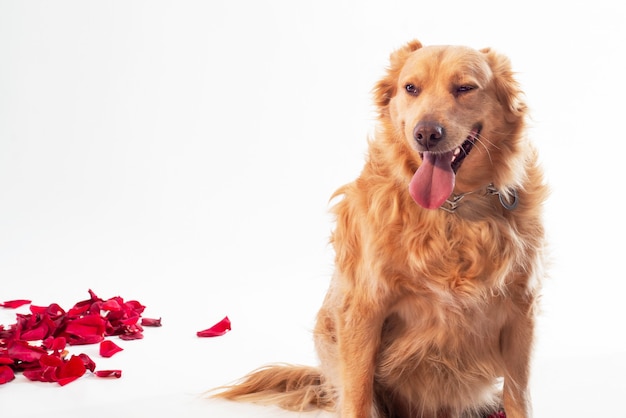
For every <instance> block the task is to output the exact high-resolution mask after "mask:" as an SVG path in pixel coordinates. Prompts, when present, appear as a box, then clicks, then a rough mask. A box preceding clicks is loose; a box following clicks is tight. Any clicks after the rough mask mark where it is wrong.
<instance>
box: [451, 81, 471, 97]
mask: <svg viewBox="0 0 626 418" xmlns="http://www.w3.org/2000/svg"><path fill="white" fill-rule="evenodd" d="M475 88H476V87H474V86H470V85H466V84H464V85H461V86H458V87H457V88H456V90H455V92H454V93H455V94H456V95H457V96H459V95H461V94H465V93H468V92H470V91H472V90H474V89H475Z"/></svg>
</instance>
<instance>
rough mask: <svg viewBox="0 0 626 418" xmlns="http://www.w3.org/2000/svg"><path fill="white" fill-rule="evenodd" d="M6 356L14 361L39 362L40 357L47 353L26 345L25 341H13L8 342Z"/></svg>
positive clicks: (39, 348) (41, 349)
mask: <svg viewBox="0 0 626 418" xmlns="http://www.w3.org/2000/svg"><path fill="white" fill-rule="evenodd" d="M7 354H8V355H9V357H10V358H12V359H14V360H19V361H25V362H32V361H39V359H40V358H41V356H43V355H44V354H47V352H46V350H44V349H43V348H41V347H35V346H33V345H30V344H28V343H27V342H26V341H22V340H13V341H10V342H9V346H8V347H7Z"/></svg>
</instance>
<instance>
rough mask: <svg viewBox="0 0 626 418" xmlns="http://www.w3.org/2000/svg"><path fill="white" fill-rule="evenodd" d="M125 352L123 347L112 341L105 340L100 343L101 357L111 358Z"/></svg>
mask: <svg viewBox="0 0 626 418" xmlns="http://www.w3.org/2000/svg"><path fill="white" fill-rule="evenodd" d="M123 350H124V349H123V348H122V347H119V346H118V345H117V344H115V343H114V342H113V341H110V340H104V341H102V342H101V343H100V355H101V356H102V357H111V356H113V355H114V354H115V353H119V352H120V351H123Z"/></svg>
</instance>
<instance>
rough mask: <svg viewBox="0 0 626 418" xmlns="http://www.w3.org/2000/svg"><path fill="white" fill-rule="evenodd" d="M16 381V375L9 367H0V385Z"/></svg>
mask: <svg viewBox="0 0 626 418" xmlns="http://www.w3.org/2000/svg"><path fill="white" fill-rule="evenodd" d="M13 379H15V373H14V372H13V369H11V368H10V367H9V366H0V385H3V384H5V383H7V382H10V381H11V380H13Z"/></svg>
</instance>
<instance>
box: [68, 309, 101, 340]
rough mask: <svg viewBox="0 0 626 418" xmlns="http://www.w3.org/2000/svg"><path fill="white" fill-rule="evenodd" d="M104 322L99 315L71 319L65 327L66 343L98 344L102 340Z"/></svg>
mask: <svg viewBox="0 0 626 418" xmlns="http://www.w3.org/2000/svg"><path fill="white" fill-rule="evenodd" d="M105 328H106V321H105V319H104V318H102V317H101V316H100V315H88V316H83V317H81V318H76V319H72V320H70V321H69V322H68V323H67V326H66V327H65V333H66V334H68V339H67V341H68V343H69V344H72V345H79V344H93V343H99V342H100V341H102V340H103V339H104V331H105Z"/></svg>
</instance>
